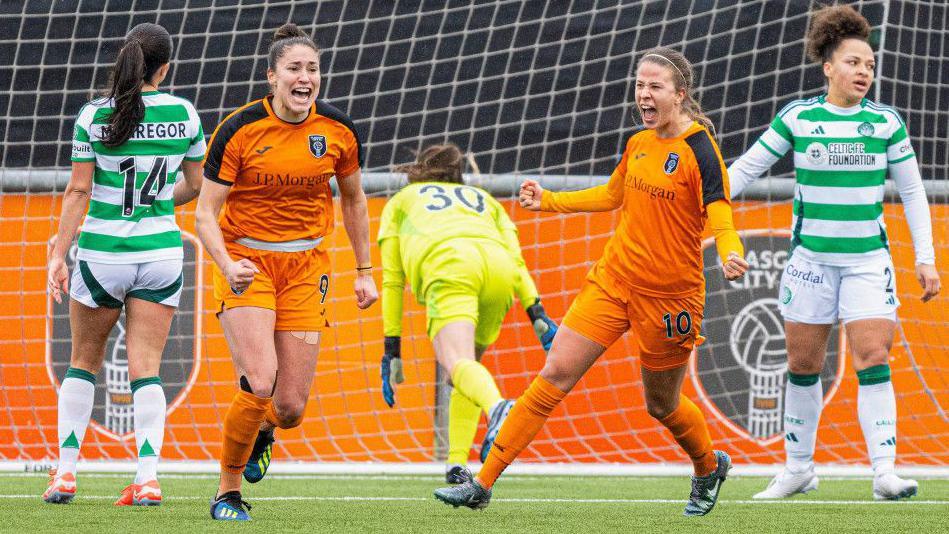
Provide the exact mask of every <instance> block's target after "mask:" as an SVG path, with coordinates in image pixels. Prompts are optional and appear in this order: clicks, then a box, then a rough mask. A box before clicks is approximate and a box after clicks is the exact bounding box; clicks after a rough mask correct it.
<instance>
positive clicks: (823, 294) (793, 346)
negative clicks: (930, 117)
mask: <svg viewBox="0 0 949 534" xmlns="http://www.w3.org/2000/svg"><path fill="white" fill-rule="evenodd" d="M869 35H870V25H869V24H868V23H867V21H866V19H865V18H863V16H861V15H860V14H859V13H858V12H857V11H856V10H854V9H853V8H852V7H850V6H832V7H825V8H821V9H819V10H817V11H815V12H814V13H813V14H812V18H811V27H810V29H809V30H808V34H807V53H808V56H809V57H810V58H811V59H812V60H813V61H815V62H816V63H817V64H819V65H821V66H822V68H823V72H824V75H825V77H826V78H827V82H828V88H827V92H826V93H825V94H822V95H819V96H815V97H813V98H809V99H805V100H796V101H794V102H791V103H790V104H788V105H787V106H785V107H784V109H782V110H781V111H780V112H779V113H778V115H777V117H775V118H774V120H773V121H772V122H771V126H770V128H768V130H767V131H766V132H765V133H764V134H763V135H762V136H761V138H760V139H759V140H758V142H757V143H755V144H754V145H753V146H752V147H750V148H749V149H748V151H747V152H746V153H745V154H744V155H743V156H741V158H739V159H738V160H737V161H735V163H733V164H732V166H731V167H729V169H728V172H729V176H730V177H731V184H732V190H731V193H732V196H733V197H734V196H737V195H739V194H740V193H741V191H742V190H743V189H744V188H745V187H746V186H747V185H748V184H750V183H751V182H753V181H754V180H755V179H756V178H758V177H759V176H761V175H762V174H763V173H764V172H765V171H766V170H767V169H768V168H770V167H771V166H772V165H773V164H774V163H775V162H776V161H778V159H780V158H781V157H782V156H783V155H784V154H786V153H788V152H793V155H794V167H795V173H796V176H797V184H796V185H795V187H794V205H793V213H794V215H793V220H792V222H791V229H792V238H791V245H792V254H791V257H790V259H789V260H788V262H787V265H786V267H785V270H784V273H783V275H782V278H781V286H780V290H779V291H780V293H779V300H780V307H781V313H782V314H783V315H784V321H785V322H784V325H785V337H786V339H787V353H788V384H787V388H786V390H785V397H784V432H785V443H784V444H785V452H786V455H787V458H786V465H785V468H784V470H783V471H782V472H781V473H780V474H779V475H778V476H776V477H775V478H774V480H772V481H771V483H770V484H769V485H768V487H767V488H766V489H765V490H764V491H761V492H760V493H758V494H756V495H755V498H756V499H777V498H785V497H790V496H792V495H794V494H796V493H806V492H808V491H811V490H815V489H817V476H816V475H815V474H814V448H815V442H816V436H817V425H818V422H819V420H820V413H821V407H822V405H823V391H822V389H821V382H820V372H821V369H822V368H823V364H824V356H825V353H826V350H827V338H828V336H829V334H830V330H831V327H832V326H833V324H834V323H835V322H836V321H838V320H841V321H843V323H844V326H845V328H846V332H847V338H848V340H849V346H850V350H851V353H852V354H853V365H854V369H855V370H856V373H857V378H858V381H859V383H860V385H859V392H858V396H857V415H858V418H859V420H860V427H861V429H862V430H863V436H864V439H865V440H866V445H867V451H868V453H869V456H870V461H871V463H872V465H873V471H874V478H873V496H874V497H875V498H876V499H901V498H906V497H911V496H913V495H915V494H916V492H917V489H918V484H917V483H916V481H915V480H904V479H902V478H900V477H898V476H897V475H896V474H895V473H894V463H895V460H896V443H897V439H896V398H895V395H894V392H893V384H892V382H891V381H890V368H889V366H888V364H887V361H888V358H887V357H888V352H889V349H890V347H891V346H892V343H893V334H894V330H895V326H896V309H897V307H898V306H899V299H898V298H897V296H896V287H895V284H894V281H895V272H894V269H893V261H892V259H891V258H890V253H889V247H888V242H887V236H886V226H885V225H884V221H883V193H884V181H885V179H886V178H887V177H889V178H891V179H892V180H893V181H894V182H895V184H896V187H897V189H898V190H899V193H900V198H901V199H902V201H903V209H904V211H905V213H906V221H907V224H908V225H909V229H910V232H911V233H912V236H913V246H914V248H915V253H916V277H917V279H918V280H919V283H920V285H921V286H922V288H923V295H922V300H923V302H926V301H928V300H930V299H932V298H933V297H934V296H936V294H938V293H939V289H940V285H939V275H938V273H937V271H936V266H935V253H934V250H933V238H932V224H931V222H930V215H929V205H928V204H927V203H926V192H925V190H924V189H923V184H922V180H921V178H920V174H919V167H918V164H917V162H916V155H915V153H914V152H913V146H912V144H911V143H910V138H909V136H908V134H907V132H906V125H905V123H904V122H903V120H902V119H901V118H900V116H899V114H898V113H897V112H896V111H895V110H894V109H893V108H890V107H887V106H884V105H880V104H877V103H874V102H871V101H869V100H867V99H866V94H867V92H868V91H869V89H870V85H871V83H872V82H873V75H874V68H875V59H874V56H873V50H872V49H871V48H870V45H869V44H868V43H867V38H868V37H869Z"/></svg>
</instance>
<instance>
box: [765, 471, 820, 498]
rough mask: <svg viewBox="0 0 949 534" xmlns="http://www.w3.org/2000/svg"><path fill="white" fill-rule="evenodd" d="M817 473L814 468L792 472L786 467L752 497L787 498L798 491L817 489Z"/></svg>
mask: <svg viewBox="0 0 949 534" xmlns="http://www.w3.org/2000/svg"><path fill="white" fill-rule="evenodd" d="M817 482H818V480H817V475H816V474H814V468H813V467H811V468H810V469H808V470H807V471H803V472H801V473H794V472H792V471H789V470H788V469H787V468H786V467H785V468H784V469H783V470H782V471H781V472H780V473H778V475H777V476H775V477H774V478H773V479H771V482H769V483H768V487H767V488H765V489H764V491H761V492H759V493H756V494H755V496H754V497H752V498H753V499H787V498H788V497H791V496H792V495H796V494H798V493H807V492H809V491H814V490H816V489H817Z"/></svg>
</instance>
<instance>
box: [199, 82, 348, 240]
mask: <svg viewBox="0 0 949 534" xmlns="http://www.w3.org/2000/svg"><path fill="white" fill-rule="evenodd" d="M208 146H209V148H208V152H207V156H206V157H205V160H204V175H205V177H207V178H208V179H210V180H213V181H215V182H218V183H221V184H224V185H228V186H231V190H230V192H229V193H228V196H227V200H226V201H225V203H224V207H223V209H222V210H221V215H220V219H219V224H220V226H221V232H222V233H223V234H224V239H225V241H234V240H235V239H238V238H241V237H250V238H254V239H258V240H261V241H270V242H285V241H293V240H297V239H316V238H319V237H323V236H325V235H326V234H328V233H330V232H331V231H332V230H333V192H332V190H331V188H330V178H332V177H333V176H336V178H337V180H340V179H345V178H346V177H347V176H349V175H351V174H352V173H354V172H356V171H357V170H358V169H359V166H360V164H361V162H362V146H361V145H360V143H359V138H358V136H357V135H356V130H355V127H354V126H353V123H352V121H351V120H350V119H349V117H347V116H346V115H345V114H344V113H343V112H342V111H340V110H338V109H336V108H335V107H333V106H331V105H329V104H328V103H326V102H324V101H322V100H317V101H316V102H315V103H314V105H313V107H312V109H311V112H310V115H309V116H308V117H307V118H306V119H304V120H303V121H301V122H299V123H290V122H286V121H284V120H283V119H281V118H279V117H278V116H277V115H276V114H275V113H274V111H273V108H272V107H271V102H270V97H267V98H264V99H261V100H256V101H254V102H251V103H250V104H247V105H246V106H244V107H242V108H240V109H238V110H237V111H235V112H233V113H231V114H230V115H228V116H227V117H226V118H225V119H224V121H223V122H221V124H220V125H219V126H218V127H217V130H215V131H214V135H212V136H211V142H210V143H209V144H208Z"/></svg>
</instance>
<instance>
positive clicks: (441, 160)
mask: <svg viewBox="0 0 949 534" xmlns="http://www.w3.org/2000/svg"><path fill="white" fill-rule="evenodd" d="M464 166H465V155H464V153H463V152H462V151H461V149H460V148H458V146H457V145H454V144H452V143H446V144H444V145H431V146H428V147H425V148H424V149H422V151H421V152H419V153H418V156H416V158H415V162H414V163H406V164H404V165H399V166H397V167H396V168H395V172H404V173H406V174H407V175H408V179H409V183H416V182H447V183H451V184H463V183H465V182H464V179H463V178H462V171H463V170H464Z"/></svg>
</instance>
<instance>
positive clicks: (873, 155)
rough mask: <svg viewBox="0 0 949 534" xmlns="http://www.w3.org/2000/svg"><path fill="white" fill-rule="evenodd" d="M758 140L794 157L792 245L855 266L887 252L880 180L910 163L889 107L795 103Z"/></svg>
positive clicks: (901, 127)
mask: <svg viewBox="0 0 949 534" xmlns="http://www.w3.org/2000/svg"><path fill="white" fill-rule="evenodd" d="M758 142H759V143H760V144H761V145H762V146H764V148H766V149H767V150H768V151H769V152H770V153H771V154H772V155H774V156H775V157H777V158H780V157H781V156H783V155H784V154H785V153H787V152H788V151H789V150H793V151H794V168H795V174H796V176H797V184H796V185H795V190H794V197H795V198H794V217H793V221H792V227H791V228H792V232H793V237H792V246H794V247H801V248H802V249H804V251H806V252H807V253H808V254H807V255H808V256H810V257H811V258H812V259H813V260H815V261H820V262H824V263H828V264H853V263H855V262H859V261H860V258H861V257H865V256H864V255H865V254H879V253H881V252H884V251H886V250H887V249H888V244H887V236H886V226H885V224H884V222H883V193H884V182H885V180H886V178H887V175H888V172H889V171H890V170H892V169H893V166H894V165H896V164H899V163H900V162H904V161H907V160H910V159H913V160H914V162H915V154H914V152H913V146H912V144H911V143H910V139H909V136H908V135H907V132H906V125H905V124H904V123H903V120H902V119H901V118H900V116H899V114H898V113H897V112H896V111H895V110H894V109H892V108H890V107H886V106H881V105H878V104H875V103H873V102H871V101H869V100H867V99H864V100H863V101H862V102H861V103H860V105H859V106H854V107H851V108H840V107H838V106H835V105H833V104H830V103H828V102H827V101H826V99H825V96H824V95H821V96H817V97H814V98H810V99H806V100H796V101H794V102H791V103H790V104H788V105H787V106H785V107H784V109H782V110H781V111H780V112H779V113H778V115H777V116H776V117H775V118H774V120H773V121H772V122H771V126H770V128H768V130H767V131H766V132H765V133H764V134H763V135H762V136H761V138H760V139H759V140H758ZM917 172H918V171H917Z"/></svg>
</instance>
